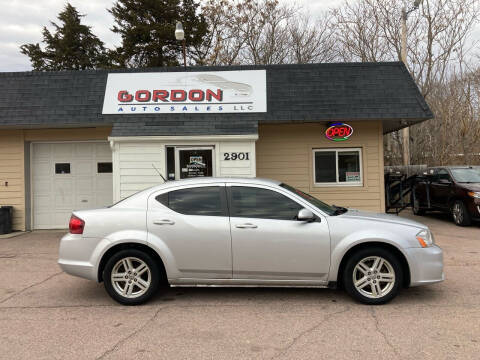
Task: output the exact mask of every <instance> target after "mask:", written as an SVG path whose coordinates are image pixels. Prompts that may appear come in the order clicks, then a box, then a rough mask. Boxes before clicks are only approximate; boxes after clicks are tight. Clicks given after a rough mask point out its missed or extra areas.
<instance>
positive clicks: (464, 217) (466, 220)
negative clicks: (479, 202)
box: [452, 200, 472, 226]
mask: <svg viewBox="0 0 480 360" xmlns="http://www.w3.org/2000/svg"><path fill="white" fill-rule="evenodd" d="M452 216H453V221H454V222H455V224H456V225H459V226H469V225H470V224H471V223H472V220H471V219H470V214H469V213H468V210H467V207H466V206H465V204H464V203H463V201H461V200H457V201H455V202H454V203H453V206H452Z"/></svg>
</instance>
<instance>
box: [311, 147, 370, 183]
mask: <svg viewBox="0 0 480 360" xmlns="http://www.w3.org/2000/svg"><path fill="white" fill-rule="evenodd" d="M313 160H314V170H315V171H314V172H315V173H314V179H315V184H317V185H327V186H328V185H362V184H363V179H362V164H361V162H362V154H361V149H358V148H357V149H348V148H346V149H318V150H314V151H313Z"/></svg>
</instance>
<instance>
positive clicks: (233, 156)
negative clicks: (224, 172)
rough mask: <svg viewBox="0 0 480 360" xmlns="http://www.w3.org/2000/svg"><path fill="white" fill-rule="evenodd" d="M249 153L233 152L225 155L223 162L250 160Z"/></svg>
mask: <svg viewBox="0 0 480 360" xmlns="http://www.w3.org/2000/svg"><path fill="white" fill-rule="evenodd" d="M249 155H250V153H248V152H231V153H228V152H226V153H223V160H250V159H249V158H248V157H249Z"/></svg>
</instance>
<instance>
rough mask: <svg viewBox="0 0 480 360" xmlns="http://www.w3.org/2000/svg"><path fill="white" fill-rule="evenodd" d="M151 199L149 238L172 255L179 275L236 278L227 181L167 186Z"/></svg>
mask: <svg viewBox="0 0 480 360" xmlns="http://www.w3.org/2000/svg"><path fill="white" fill-rule="evenodd" d="M148 202H149V203H148V211H147V227H148V232H149V235H148V236H149V242H150V243H152V244H153V245H155V246H156V247H157V248H159V249H160V250H161V251H162V252H163V253H164V254H165V256H168V257H169V260H170V261H171V263H172V264H174V265H173V267H174V268H175V269H176V270H177V274H176V275H175V276H176V277H177V278H183V279H231V278H232V255H231V237H230V222H229V218H228V213H227V203H226V192H225V184H223V183H222V184H208V185H201V186H200V185H197V186H186V187H185V186H184V187H180V188H174V189H170V190H168V191H165V190H164V191H163V192H162V191H160V192H158V193H155V194H153V195H152V196H150V198H149V200H148Z"/></svg>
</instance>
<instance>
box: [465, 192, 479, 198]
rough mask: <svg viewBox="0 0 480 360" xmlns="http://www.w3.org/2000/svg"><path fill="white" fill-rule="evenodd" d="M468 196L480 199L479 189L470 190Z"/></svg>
mask: <svg viewBox="0 0 480 360" xmlns="http://www.w3.org/2000/svg"><path fill="white" fill-rule="evenodd" d="M468 196H470V197H472V198H476V199H480V192H478V191H469V192H468Z"/></svg>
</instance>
